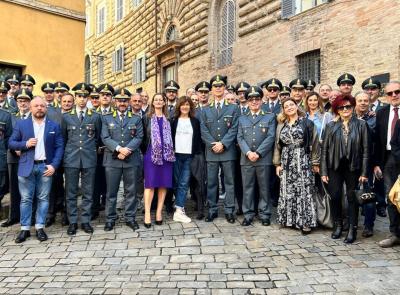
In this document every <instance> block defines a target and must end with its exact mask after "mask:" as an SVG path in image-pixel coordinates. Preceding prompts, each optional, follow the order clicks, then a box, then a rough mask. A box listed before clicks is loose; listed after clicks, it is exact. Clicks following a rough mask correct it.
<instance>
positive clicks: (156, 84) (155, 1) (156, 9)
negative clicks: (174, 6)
mask: <svg viewBox="0 0 400 295" xmlns="http://www.w3.org/2000/svg"><path fill="white" fill-rule="evenodd" d="M154 10H155V13H154V28H155V29H154V30H155V31H154V33H155V42H156V48H157V47H158V39H157V29H158V22H157V16H158V0H154ZM158 68H159V64H158V57H157V58H156V70H155V79H154V80H155V82H154V83H155V85H154V86H155V87H154V89H155V90H156V91H155V92H156V93H157V92H158V82H157V80H158V79H157V76H158V75H157V72H158Z"/></svg>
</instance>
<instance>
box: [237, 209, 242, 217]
mask: <svg viewBox="0 0 400 295" xmlns="http://www.w3.org/2000/svg"><path fill="white" fill-rule="evenodd" d="M236 215H237V216H241V215H243V210H242V208H239V209H238V210H237V211H236Z"/></svg>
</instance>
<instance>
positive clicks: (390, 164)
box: [383, 153, 400, 238]
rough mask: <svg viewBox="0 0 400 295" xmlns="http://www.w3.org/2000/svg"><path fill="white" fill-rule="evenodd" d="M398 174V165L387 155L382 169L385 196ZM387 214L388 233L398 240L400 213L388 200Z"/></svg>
mask: <svg viewBox="0 0 400 295" xmlns="http://www.w3.org/2000/svg"><path fill="white" fill-rule="evenodd" d="M399 174H400V165H399V163H398V162H397V163H396V160H395V158H394V157H393V156H392V155H391V154H390V153H389V155H388V156H387V160H386V163H385V166H384V168H383V182H384V184H385V194H386V196H387V197H389V192H390V190H391V189H392V186H393V185H394V183H395V182H396V180H397V177H398V175H399ZM387 209H388V214H389V223H390V225H389V226H390V232H391V233H392V234H393V235H394V236H397V237H399V238H400V213H399V211H397V207H396V206H395V205H394V204H393V203H392V202H391V201H390V200H389V198H388V207H387Z"/></svg>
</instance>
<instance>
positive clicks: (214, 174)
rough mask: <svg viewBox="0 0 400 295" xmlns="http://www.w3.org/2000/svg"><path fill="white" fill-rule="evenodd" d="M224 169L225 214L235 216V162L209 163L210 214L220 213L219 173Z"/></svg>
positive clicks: (208, 194)
mask: <svg viewBox="0 0 400 295" xmlns="http://www.w3.org/2000/svg"><path fill="white" fill-rule="evenodd" d="M220 165H221V167H222V171H223V173H224V183H225V192H226V196H225V200H224V209H225V214H233V213H234V211H235V186H234V184H233V177H234V175H235V161H223V162H211V161H210V162H207V199H208V204H209V209H208V210H209V213H210V214H215V213H217V212H218V203H217V195H218V172H219V167H220Z"/></svg>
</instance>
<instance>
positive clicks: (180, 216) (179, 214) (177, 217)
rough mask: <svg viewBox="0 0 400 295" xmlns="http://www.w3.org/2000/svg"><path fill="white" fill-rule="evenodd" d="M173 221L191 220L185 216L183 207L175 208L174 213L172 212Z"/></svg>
mask: <svg viewBox="0 0 400 295" xmlns="http://www.w3.org/2000/svg"><path fill="white" fill-rule="evenodd" d="M173 219H174V221H178V222H182V223H189V222H191V221H192V220H191V219H190V218H189V217H187V215H186V213H185V209H183V208H176V210H175V213H174V218H173Z"/></svg>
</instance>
